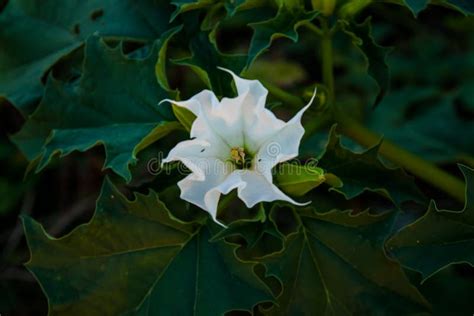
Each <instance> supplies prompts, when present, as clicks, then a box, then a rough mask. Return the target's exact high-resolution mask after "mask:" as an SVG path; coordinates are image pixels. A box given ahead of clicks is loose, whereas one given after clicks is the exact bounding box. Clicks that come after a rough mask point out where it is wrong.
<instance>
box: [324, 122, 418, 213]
mask: <svg viewBox="0 0 474 316" xmlns="http://www.w3.org/2000/svg"><path fill="white" fill-rule="evenodd" d="M379 146H380V144H379V145H377V146H375V147H372V148H370V149H369V150H367V151H366V152H363V153H360V154H359V153H355V152H352V151H350V150H349V149H347V148H344V147H343V146H342V145H341V139H340V137H339V136H337V135H336V132H335V129H334V128H333V129H332V130H331V133H330V136H329V141H328V144H327V147H326V151H325V153H324V154H323V156H322V157H321V159H320V161H319V164H318V167H321V168H323V169H324V170H325V171H326V172H330V173H333V174H335V175H336V176H338V177H339V178H340V179H341V180H342V182H343V186H342V187H339V188H333V190H336V191H339V192H341V193H343V194H344V195H345V196H346V198H348V199H351V198H354V197H356V196H357V195H359V194H361V193H362V192H363V191H365V190H369V191H374V192H379V193H382V194H383V195H385V196H387V197H389V198H391V199H392V201H393V202H394V203H395V204H396V205H397V206H400V204H401V203H403V202H405V201H410V200H415V201H419V202H423V201H424V197H423V195H422V193H421V192H420V191H419V189H418V188H417V186H416V185H415V182H414V179H413V178H412V177H410V176H409V175H407V174H406V173H405V172H404V171H403V170H402V169H390V168H387V167H386V166H384V164H383V163H382V162H381V161H380V160H379V158H378V150H379ZM388 179H390V180H389V181H388Z"/></svg>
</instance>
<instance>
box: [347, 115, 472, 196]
mask: <svg viewBox="0 0 474 316" xmlns="http://www.w3.org/2000/svg"><path fill="white" fill-rule="evenodd" d="M338 123H339V128H340V130H341V132H342V133H343V134H344V135H346V136H348V137H350V138H351V139H353V140H355V141H356V142H358V143H359V144H361V145H364V146H366V147H371V146H373V145H375V144H377V143H378V142H379V141H380V139H381V136H380V135H377V134H376V133H374V132H372V131H370V130H369V129H367V128H366V127H364V126H362V125H361V124H360V123H358V122H357V121H355V120H353V119H350V118H348V117H346V116H341V117H338ZM379 153H380V154H381V155H382V156H384V157H386V158H387V159H389V160H390V161H392V162H394V163H396V164H397V165H399V166H401V167H403V168H404V169H406V170H408V171H409V172H411V173H412V174H414V175H415V176H417V177H419V178H420V179H423V180H424V181H426V182H427V183H429V184H431V185H433V186H434V187H436V188H438V189H440V190H442V191H444V192H446V193H448V194H449V195H451V196H452V197H454V198H456V199H457V200H458V201H460V202H462V203H464V200H465V188H464V183H463V181H461V180H459V179H458V178H457V177H455V176H453V175H451V174H449V173H447V172H445V171H443V170H441V169H439V168H438V167H436V166H435V165H433V164H432V163H430V162H428V161H426V160H424V159H422V158H420V157H418V156H416V155H414V154H412V153H410V152H408V151H406V150H404V149H402V148H400V147H398V146H397V145H395V144H393V143H391V142H390V141H387V140H384V141H383V142H382V144H381V146H380V150H379Z"/></svg>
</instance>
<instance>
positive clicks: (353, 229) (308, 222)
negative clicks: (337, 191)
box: [263, 209, 427, 315]
mask: <svg viewBox="0 0 474 316" xmlns="http://www.w3.org/2000/svg"><path fill="white" fill-rule="evenodd" d="M298 212H299V214H301V215H300V217H301V225H300V228H299V231H298V232H296V233H292V234H290V235H289V237H288V240H287V243H286V247H285V250H284V251H281V252H280V253H277V254H274V255H271V256H268V257H266V258H264V260H263V262H264V264H265V266H266V267H267V274H269V275H273V276H275V277H277V278H278V279H279V280H280V281H281V283H282V286H283V291H282V293H281V294H280V295H279V296H278V301H277V303H278V304H279V305H278V306H274V308H273V310H271V311H270V314H271V315H369V314H370V315H407V314H409V313H414V312H422V311H424V310H426V309H427V302H426V301H425V299H424V298H423V297H422V296H421V294H420V293H419V292H418V291H417V290H416V288H415V287H414V286H413V285H411V284H410V282H409V281H408V279H407V277H406V276H405V275H404V273H403V270H402V269H401V267H400V266H399V264H398V263H396V262H395V261H392V260H390V259H389V258H387V256H386V255H385V253H384V250H383V244H384V241H385V239H386V237H387V235H388V233H389V232H390V228H391V225H392V223H393V219H394V216H393V214H385V215H381V216H373V215H370V214H368V213H367V212H365V213H360V214H358V215H355V216H354V215H351V214H350V213H348V212H341V211H333V212H329V213H326V214H324V215H318V214H316V213H314V212H312V211H311V210H310V209H305V210H302V211H298Z"/></svg>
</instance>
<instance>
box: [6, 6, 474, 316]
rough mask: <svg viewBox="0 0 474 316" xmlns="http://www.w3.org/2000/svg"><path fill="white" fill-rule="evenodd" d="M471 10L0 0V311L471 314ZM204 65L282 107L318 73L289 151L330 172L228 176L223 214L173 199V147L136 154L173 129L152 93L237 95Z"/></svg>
mask: <svg viewBox="0 0 474 316" xmlns="http://www.w3.org/2000/svg"><path fill="white" fill-rule="evenodd" d="M473 11H474V6H473V5H472V4H471V3H470V2H469V1H458V0H446V1H441V0H432V1H429V0H426V1H409V0H400V1H398V0H390V1H388V0H387V1H382V0H372V1H352V0H341V1H330V0H313V1H302V0H301V1H299V0H289V1H279V0H235V1H234V0H223V1H216V0H196V1H183V0H180V1H158V0H156V1H155V0H143V1H139V2H137V1H132V0H120V1H106V0H102V1H99V0H97V1H51V0H48V1H41V2H39V1H34V0H9V1H8V0H3V1H0V132H1V134H0V161H1V162H2V165H3V168H2V169H1V173H0V217H1V221H0V225H1V232H0V243H1V245H2V253H1V256H2V259H1V261H0V288H1V293H2V294H3V295H1V297H0V314H2V315H33V314H34V315H44V314H47V313H48V310H49V313H50V314H54V315H56V314H67V315H76V314H81V315H83V314H87V315H95V314H97V315H99V314H100V315H107V314H110V315H116V314H126V315H156V314H158V313H164V314H167V313H171V312H172V313H178V314H183V315H186V314H197V315H211V314H216V315H217V314H224V313H229V314H240V313H244V311H246V312H245V313H250V312H252V313H253V314H256V315H260V314H270V315H288V314H289V315H298V314H316V315H319V314H334V315H346V314H368V315H372V314H376V315H392V314H393V315H395V314H396V315H409V314H435V315H446V314H450V315H470V314H472V311H473V310H474V303H473V302H472V298H471V297H470V295H472V294H471V293H473V291H474V269H473V268H472V266H473V265H474V257H473V255H472V254H473V253H474V208H473V207H474V205H473V203H474V202H473V201H474V178H473V177H474V171H473V169H472V168H474V158H473V155H474V95H473V91H474V90H473V88H472V87H473V86H474V54H473V53H472V51H473V48H474V36H473V35H472V29H473V27H474V20H473V18H472V16H471V14H472V12H473ZM218 66H221V67H225V68H229V69H232V70H233V71H235V72H237V73H240V74H241V75H242V76H244V77H247V78H255V79H259V80H260V81H261V82H262V83H263V84H264V85H265V86H266V87H267V88H268V89H269V91H270V95H269V98H270V99H269V103H268V107H270V108H272V109H273V110H274V111H275V112H276V114H277V115H278V116H279V117H281V118H284V119H286V118H289V117H291V115H292V114H294V113H296V112H297V111H298V109H299V108H301V106H302V105H303V104H304V103H305V102H306V101H308V100H309V97H310V96H311V93H312V91H313V89H314V86H315V85H316V86H318V89H319V90H318V91H319V93H318V98H317V100H316V101H315V102H314V104H313V105H312V107H311V108H310V110H309V111H308V113H307V115H305V119H304V122H303V123H304V126H305V128H306V131H307V133H306V135H305V138H304V139H303V143H302V146H301V150H300V158H301V159H302V160H303V161H305V160H308V159H310V158H317V159H318V160H319V164H318V167H319V168H322V170H324V172H326V177H325V179H326V182H325V183H322V184H321V181H320V179H317V180H315V179H310V178H304V179H300V182H299V183H298V185H299V186H298V187H297V189H295V188H293V190H292V189H291V188H286V189H288V190H289V192H293V193H294V192H297V191H301V190H302V191H303V192H307V193H306V194H305V195H304V196H303V197H301V199H306V200H311V201H312V204H311V205H310V206H309V207H306V208H294V207H292V206H290V205H287V204H284V203H264V204H262V205H259V206H258V207H255V208H253V209H250V210H248V209H246V208H245V206H244V205H243V204H242V203H241V202H239V201H238V200H236V199H235V195H233V194H232V193H231V194H230V195H229V197H228V198H225V199H224V200H223V201H221V205H220V208H221V209H222V210H224V209H225V210H226V211H225V212H224V211H222V212H220V214H219V217H220V219H221V220H222V221H223V222H225V223H227V224H228V225H229V227H228V228H227V229H225V230H223V229H222V228H221V227H218V226H217V225H215V224H213V223H212V222H211V221H210V220H208V218H207V216H206V213H205V212H203V211H202V210H200V209H198V208H197V207H194V206H192V205H189V204H188V203H186V202H184V201H182V200H180V199H179V190H178V188H177V186H176V182H177V181H178V180H179V179H180V178H181V177H182V176H181V175H179V173H178V172H177V168H175V169H173V170H172V171H171V173H169V174H164V173H161V174H158V175H153V174H151V173H150V172H149V170H148V168H147V166H148V162H149V161H150V159H152V158H154V157H156V156H157V155H159V154H160V153H161V154H163V153H164V154H166V153H167V152H168V151H169V150H170V149H171V148H172V147H173V146H174V145H175V144H176V143H177V142H179V141H181V140H183V139H186V138H188V134H187V132H186V129H185V127H186V124H184V125H185V126H184V127H183V125H182V123H183V120H182V118H183V117H182V115H183V114H182V113H179V112H176V109H174V110H173V108H172V107H171V106H169V105H160V106H158V105H157V103H158V102H159V101H160V100H162V99H163V98H168V97H171V98H181V99H186V98H188V97H191V96H192V95H194V94H195V93H197V92H199V91H200V90H202V89H205V88H210V89H212V90H213V91H214V92H215V93H216V94H217V95H218V96H220V97H222V96H228V97H230V96H233V95H235V92H234V89H233V86H232V84H231V81H230V79H229V76H228V74H226V73H225V72H222V71H219V70H218V69H217V67H218ZM341 113H342V114H341ZM341 117H344V118H345V119H341ZM335 122H337V123H338V126H337V127H336V126H334V125H333V123H335ZM367 129H368V130H370V131H371V132H368V133H369V134H368V133H367V132H366V131H367ZM370 133H376V134H370ZM361 135H362V136H361ZM370 135H372V136H370ZM382 135H383V139H381V136H382ZM390 143H392V144H394V145H395V146H398V147H400V148H402V150H407V151H408V152H410V153H412V154H414V155H416V157H417V159H422V161H423V163H422V164H423V166H426V165H429V166H432V168H436V169H435V170H439V169H441V170H442V171H441V172H442V173H441V174H442V175H446V177H444V178H443V177H438V178H437V180H436V181H433V177H434V176H433V177H431V178H430V170H431V171H432V170H433V169H428V172H423V170H425V169H422V170H421V171H422V172H418V170H417V169H416V168H415V169H413V167H412V165H406V164H405V161H404V159H405V160H410V159H411V160H410V161H412V160H413V159H412V158H409V159H408V158H406V157H407V156H403V155H393V154H392V155H391V154H390V151H389V150H388V149H387V148H388V147H387V144H390ZM398 147H397V148H398ZM396 153H398V151H397V152H396ZM403 153H405V151H403ZM410 157H411V156H410ZM175 167H176V166H175ZM318 170H319V169H318ZM436 172H438V171H436ZM433 174H434V173H433ZM427 175H428V178H427ZM453 179H454V180H453ZM461 180H465V183H466V184H465V192H464V191H462V192H461V194H457V195H456V194H454V195H455V196H453V193H452V191H455V189H454V186H451V185H450V184H451V183H454V184H457V183H461ZM282 181H283V182H284V179H283V180H282ZM283 182H280V183H283ZM443 183H444V184H443ZM285 185H287V184H285ZM446 187H448V190H446ZM300 188H304V189H300ZM450 188H451V190H450ZM461 189H464V184H463V183H461ZM458 191H459V190H458ZM446 192H447V193H446ZM459 195H461V197H459ZM464 197H465V198H464ZM463 202H465V203H463ZM463 204H464V205H463ZM59 237H61V238H59ZM56 238H58V239H56ZM26 262H27V263H26ZM24 263H26V267H25V266H24Z"/></svg>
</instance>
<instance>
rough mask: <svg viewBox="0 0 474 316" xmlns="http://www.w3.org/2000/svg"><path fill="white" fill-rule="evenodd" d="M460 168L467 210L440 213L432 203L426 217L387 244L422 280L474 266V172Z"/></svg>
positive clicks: (466, 168)
mask: <svg viewBox="0 0 474 316" xmlns="http://www.w3.org/2000/svg"><path fill="white" fill-rule="evenodd" d="M459 168H460V169H461V171H462V172H463V174H464V177H465V179H466V205H465V207H464V209H463V210H462V211H450V210H439V209H438V208H437V207H436V204H435V203H434V202H432V203H431V204H430V206H429V208H428V211H427V212H426V214H425V215H423V216H422V217H421V218H419V219H418V220H417V221H415V222H414V223H412V224H410V225H408V226H406V227H404V228H403V229H402V230H401V231H399V232H398V233H397V234H396V235H395V236H394V237H393V238H391V239H390V240H389V242H388V243H387V247H388V249H389V250H390V252H391V253H393V254H394V256H395V257H396V258H397V259H399V260H400V262H401V263H402V264H404V265H406V266H408V267H410V268H411V269H414V270H416V271H419V272H421V274H422V275H423V280H426V279H428V278H430V277H431V276H432V275H433V274H435V273H437V272H438V271H439V270H441V269H443V268H445V267H446V266H448V265H450V264H453V263H460V262H467V263H469V264H470V265H472V266H474V169H470V168H468V167H466V166H463V165H459Z"/></svg>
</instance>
